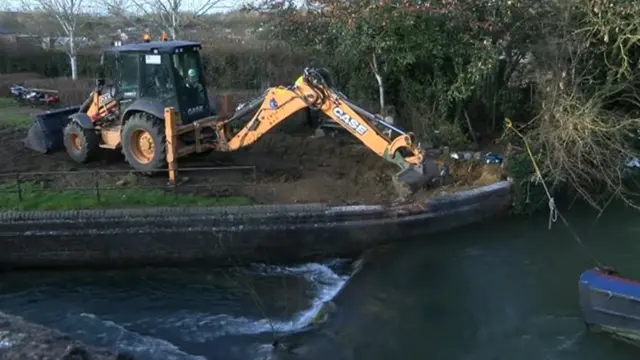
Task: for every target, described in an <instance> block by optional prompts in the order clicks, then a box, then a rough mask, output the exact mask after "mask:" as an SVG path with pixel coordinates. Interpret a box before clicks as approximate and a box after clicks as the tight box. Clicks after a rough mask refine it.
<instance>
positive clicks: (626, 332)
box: [579, 268, 640, 346]
mask: <svg viewBox="0 0 640 360" xmlns="http://www.w3.org/2000/svg"><path fill="white" fill-rule="evenodd" d="M579 291H580V308H581V310H582V313H583V316H584V319H585V322H586V324H587V326H588V327H589V328H590V329H591V330H593V331H597V332H605V333H609V334H611V335H613V336H614V337H615V338H618V339H620V340H623V341H626V342H629V343H632V344H634V345H636V346H640V282H638V281H634V280H629V279H625V278H622V277H620V276H619V275H618V274H617V273H616V272H615V271H613V270H610V269H598V268H596V269H591V270H587V271H585V272H584V273H582V275H581V276H580V283H579Z"/></svg>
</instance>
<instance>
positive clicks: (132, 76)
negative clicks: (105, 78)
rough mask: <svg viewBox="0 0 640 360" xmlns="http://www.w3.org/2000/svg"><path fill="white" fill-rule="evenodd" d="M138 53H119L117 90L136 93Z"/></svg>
mask: <svg viewBox="0 0 640 360" xmlns="http://www.w3.org/2000/svg"><path fill="white" fill-rule="evenodd" d="M138 59H139V55H138V54H128V53H121V54H120V61H119V64H118V65H119V69H120V84H118V85H119V88H120V89H119V92H120V93H121V94H124V93H132V92H135V93H138V65H139V63H140V62H139V60H138Z"/></svg>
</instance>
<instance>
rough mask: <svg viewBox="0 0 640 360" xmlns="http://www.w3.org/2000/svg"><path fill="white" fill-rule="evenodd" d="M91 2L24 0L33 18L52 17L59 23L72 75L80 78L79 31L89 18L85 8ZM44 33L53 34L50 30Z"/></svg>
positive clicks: (81, 0)
mask: <svg viewBox="0 0 640 360" xmlns="http://www.w3.org/2000/svg"><path fill="white" fill-rule="evenodd" d="M88 4H90V3H89V2H87V1H85V0H23V2H22V5H23V8H24V10H25V11H26V12H28V13H31V15H33V19H34V20H35V21H38V19H40V20H41V19H43V18H52V19H55V21H56V23H57V25H58V26H57V27H58V30H59V31H57V33H58V35H60V36H61V37H62V38H64V41H65V51H66V53H67V55H68V56H69V64H70V66H71V77H72V78H73V80H77V79H78V47H79V45H80V42H81V39H80V38H79V36H78V35H79V32H80V31H81V29H82V26H83V25H84V21H86V19H88V17H89V16H88V15H87V13H88V11H87V9H86V8H85V6H86V5H88ZM44 35H48V36H53V35H54V34H51V33H50V32H49V33H47V34H44Z"/></svg>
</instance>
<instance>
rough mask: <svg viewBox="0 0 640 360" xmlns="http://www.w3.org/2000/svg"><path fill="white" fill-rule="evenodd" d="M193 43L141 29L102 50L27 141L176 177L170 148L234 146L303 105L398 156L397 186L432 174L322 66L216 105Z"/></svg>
mask: <svg viewBox="0 0 640 360" xmlns="http://www.w3.org/2000/svg"><path fill="white" fill-rule="evenodd" d="M200 50H201V45H200V43H199V42H192V41H178V40H172V41H168V40H166V39H163V40H162V41H155V42H154V41H150V39H149V38H145V40H144V41H143V42H142V43H138V44H128V45H122V46H115V47H113V48H111V49H109V50H107V51H105V53H103V56H102V62H101V63H102V71H101V74H100V76H99V79H98V80H97V86H96V89H95V90H94V91H93V92H92V93H91V95H90V96H89V98H88V99H87V101H86V102H85V103H84V104H82V105H81V106H76V107H71V108H65V109H60V110H56V111H50V112H47V113H42V114H38V115H37V117H36V121H35V123H34V125H33V126H32V128H31V129H30V131H29V135H28V137H27V139H26V141H25V143H26V145H27V147H29V148H32V149H34V150H37V151H40V152H42V153H47V152H50V151H54V150H55V149H57V148H61V147H64V148H65V149H66V151H67V153H68V154H69V156H70V157H71V158H72V159H74V160H75V161H77V162H81V163H85V162H87V161H90V159H91V158H92V157H93V156H94V155H95V154H96V152H97V151H98V150H99V149H100V148H107V149H119V150H121V151H122V153H123V154H124V157H125V159H126V161H127V162H128V163H129V164H130V165H131V167H132V168H133V169H134V170H136V171H138V172H140V173H145V174H151V173H153V172H156V171H158V170H160V169H163V168H166V167H168V170H169V178H170V180H171V181H175V176H176V171H177V158H179V157H182V156H186V155H189V154H192V153H201V152H206V151H212V150H213V151H221V152H228V151H236V150H239V149H241V148H244V147H246V146H249V145H251V144H253V143H254V142H256V141H258V140H259V139H260V138H261V137H262V136H264V135H265V134H267V133H268V132H269V131H270V130H271V129H272V128H274V127H275V126H277V125H278V124H280V123H282V122H283V121H286V120H287V119H288V118H290V117H291V116H292V115H293V114H294V113H296V112H298V111H299V110H302V109H305V108H309V109H312V110H316V111H319V112H322V113H324V114H325V115H326V116H328V117H329V118H331V119H332V120H334V121H335V122H336V123H338V124H340V125H341V126H342V127H343V128H344V129H346V130H347V131H348V132H349V133H351V134H352V135H353V136H354V137H355V138H357V139H358V140H360V141H361V142H362V143H363V144H364V145H365V146H367V147H368V148H369V149H371V150H372V151H373V152H374V153H376V154H378V155H379V156H380V157H382V158H383V159H385V160H387V161H390V162H392V163H394V164H396V165H397V166H398V167H399V168H400V171H399V172H398V173H397V174H396V175H395V176H394V177H393V180H394V184H395V186H396V188H397V190H398V191H399V192H400V193H401V194H403V195H406V194H410V193H413V192H415V191H416V190H418V189H419V188H421V187H425V186H427V185H429V184H431V183H432V182H433V180H434V179H435V178H437V177H439V171H438V169H437V166H436V165H435V162H434V161H433V160H430V159H428V158H427V157H426V156H425V152H424V151H423V149H421V148H420V146H419V145H418V144H416V142H415V138H414V135H413V134H412V133H409V132H404V131H402V130H401V129H398V128H396V127H394V126H393V125H391V124H389V123H387V122H385V121H383V120H382V119H381V118H379V117H378V116H375V115H373V114H371V113H369V112H367V111H365V110H364V109H361V108H360V107H358V106H356V105H355V104H353V103H352V102H351V101H349V99H348V98H347V97H346V96H345V95H343V94H341V93H340V92H339V91H337V90H336V89H335V88H334V87H333V86H332V84H331V79H330V76H329V74H328V72H327V71H326V70H324V69H313V68H307V69H305V70H304V72H303V74H302V76H300V77H299V78H298V79H297V80H296V81H295V83H294V84H293V85H290V86H277V87H272V88H269V89H267V90H266V91H265V92H264V93H263V95H262V96H260V97H258V98H256V99H254V100H253V101H251V102H249V103H247V104H245V105H244V106H242V107H240V108H238V109H236V111H235V113H233V114H232V115H227V116H219V115H216V114H215V113H214V111H213V110H212V108H211V105H210V104H209V97H208V94H207V88H206V86H205V82H204V76H203V75H202V71H201V62H200ZM107 80H108V83H107ZM238 124H241V126H240V127H239V129H238V126H237V125H238ZM242 124H243V125H244V126H242Z"/></svg>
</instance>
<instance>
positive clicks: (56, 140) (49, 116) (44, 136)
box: [24, 106, 80, 154]
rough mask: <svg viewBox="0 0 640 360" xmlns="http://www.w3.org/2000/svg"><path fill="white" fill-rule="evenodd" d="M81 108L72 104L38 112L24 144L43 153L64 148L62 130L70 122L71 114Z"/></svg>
mask: <svg viewBox="0 0 640 360" xmlns="http://www.w3.org/2000/svg"><path fill="white" fill-rule="evenodd" d="M79 109H80V107H79V106H72V107H67V108H63V109H56V110H52V111H45V112H41V113H39V114H36V115H35V119H34V122H33V125H31V128H29V132H28V133H27V137H26V138H25V139H24V145H25V146H26V147H27V148H28V149H31V150H34V151H37V152H39V153H42V154H47V153H50V152H53V151H57V150H61V149H63V148H64V143H63V139H62V132H63V130H64V127H65V126H66V125H67V123H68V122H69V116H70V115H73V114H75V113H77V112H78V110H79Z"/></svg>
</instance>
